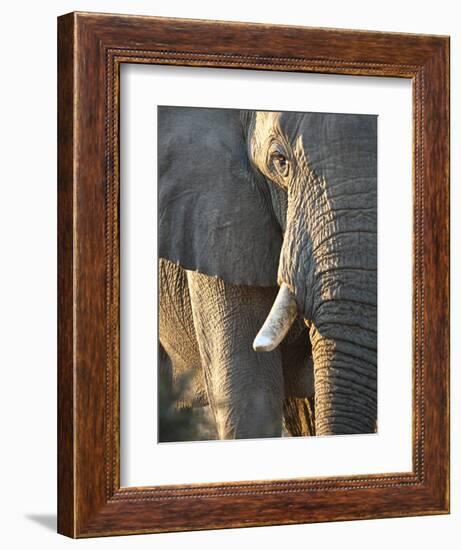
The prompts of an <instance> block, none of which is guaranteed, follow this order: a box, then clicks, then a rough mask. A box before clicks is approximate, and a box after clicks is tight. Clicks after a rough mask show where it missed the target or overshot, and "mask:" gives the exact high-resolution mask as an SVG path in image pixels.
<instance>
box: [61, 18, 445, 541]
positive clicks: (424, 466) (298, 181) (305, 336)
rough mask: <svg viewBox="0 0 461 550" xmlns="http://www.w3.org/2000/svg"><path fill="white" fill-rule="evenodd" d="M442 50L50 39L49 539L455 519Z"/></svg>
mask: <svg viewBox="0 0 461 550" xmlns="http://www.w3.org/2000/svg"><path fill="white" fill-rule="evenodd" d="M448 78H449V38H448V37H443V36H432V35H410V34H395V33H394V34H390V33H378V32H365V31H352V30H342V29H318V28H307V27H288V26H277V25H276V26H274V25H262V24H248V23H230V22H220V21H198V20H182V19H167V18H157V17H141V16H124V15H111V14H104V15H103V14H92V13H71V14H68V15H64V16H62V17H60V18H59V19H58V153H59V160H58V235H59V242H58V251H59V258H58V266H59V277H58V293H59V300H58V394H59V395H58V397H59V399H58V531H59V532H60V533H62V534H64V535H67V536H70V537H74V538H77V537H98V536H107V535H122V534H135V533H155V532H163V531H183V530H196V529H218V528H226V527H243V526H261V525H274V524H294V523H309V522H322V521H335V520H351V519H364V518H385V517H397V516H414V515H429V514H444V513H448V512H449V81H448Z"/></svg>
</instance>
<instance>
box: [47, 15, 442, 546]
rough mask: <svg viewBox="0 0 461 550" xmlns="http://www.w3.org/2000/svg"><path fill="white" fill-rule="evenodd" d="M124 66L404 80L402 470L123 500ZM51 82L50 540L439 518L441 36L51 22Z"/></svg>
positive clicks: (162, 490) (85, 19)
mask: <svg viewBox="0 0 461 550" xmlns="http://www.w3.org/2000/svg"><path fill="white" fill-rule="evenodd" d="M268 38H270V39H268ZM122 63H145V64H162V65H183V66H192V67H220V68H227V69H229V70H232V69H233V68H244V69H257V70H265V71H292V72H314V73H327V74H347V75H362V76H392V77H400V78H408V79H411V80H412V86H413V108H414V128H413V167H414V170H413V182H414V193H413V196H414V210H413V220H414V240H413V247H414V248H413V250H414V252H413V256H414V257H413V273H414V277H413V331H414V338H413V340H414V342H413V468H412V471H410V472H396V473H392V474H383V475H360V476H346V477H334V478H319V479H314V478H307V479H293V480H271V481H255V482H237V483H229V482H227V483H224V482H223V483H213V484H194V485H184V486H178V485H176V486H154V487H128V488H126V487H123V488H121V487H120V443H119V424H120V419H119V404H120V401H119V399H120V393H119V225H118V212H119V78H120V65H121V64H122ZM58 73H59V84H58V152H59V161H58V232H59V242H58V254H59V256H58V266H59V278H58V292H59V299H58V308H59V311H58V397H59V398H58V465H59V468H58V531H59V532H60V533H62V534H64V535H67V536H69V537H97V536H107V535H121V534H134V533H153V532H162V531H182V530H195V529H218V528H226V527H243V526H260V525H274V524H294V523H309V522H320V521H334V520H351V519H364V518H384V517H398V516H410V515H428V514H443V513H448V511H449V38H448V37H441V36H429V35H410V34H388V33H379V32H364V31H350V30H338V29H317V28H304V27H289V26H272V25H258V24H247V23H229V22H214V21H196V20H181V19H165V18H156V17H138V16H123V15H103V14H92V13H71V14H68V15H64V16H62V17H60V18H59V20H58Z"/></svg>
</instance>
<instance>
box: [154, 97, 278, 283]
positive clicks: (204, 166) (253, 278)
mask: <svg viewBox="0 0 461 550" xmlns="http://www.w3.org/2000/svg"><path fill="white" fill-rule="evenodd" d="M158 201H159V203H158V213H159V224H158V227H159V256H160V257H161V258H166V259H168V260H170V261H172V262H175V263H178V264H179V265H181V266H183V267H184V268H185V269H188V270H194V271H195V270H196V271H199V272H201V273H204V274H207V275H211V276H217V277H220V278H222V279H223V280H224V281H226V282H229V283H233V284H240V285H252V286H275V285H276V284H277V268H278V261H279V255H280V249H281V246H282V232H281V229H280V226H279V224H278V223H277V220H276V217H275V215H274V211H273V209H272V206H271V201H270V193H269V192H268V190H267V189H265V182H261V181H259V180H258V177H257V176H256V173H255V172H254V169H253V167H252V166H251V165H250V162H249V160H248V155H247V147H246V143H245V135H244V130H243V127H242V123H241V120H240V111H238V110H234V109H205V108H188V107H159V108H158Z"/></svg>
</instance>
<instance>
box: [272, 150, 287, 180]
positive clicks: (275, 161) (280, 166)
mask: <svg viewBox="0 0 461 550" xmlns="http://www.w3.org/2000/svg"><path fill="white" fill-rule="evenodd" d="M272 165H273V166H274V167H275V169H276V171H277V173H278V175H279V176H282V177H284V178H286V177H287V176H288V174H289V172H290V163H289V161H288V159H287V158H286V156H285V155H283V154H282V153H274V154H273V155H272Z"/></svg>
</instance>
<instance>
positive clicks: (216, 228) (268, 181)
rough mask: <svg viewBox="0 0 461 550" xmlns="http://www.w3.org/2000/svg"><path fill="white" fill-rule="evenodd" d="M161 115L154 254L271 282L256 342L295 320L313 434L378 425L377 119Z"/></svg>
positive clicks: (276, 340)
mask: <svg viewBox="0 0 461 550" xmlns="http://www.w3.org/2000/svg"><path fill="white" fill-rule="evenodd" d="M158 113H159V117H158V120H159V128H158V130H159V131H158V135H159V140H160V144H159V146H161V148H162V155H161V157H159V165H158V170H159V174H158V175H159V181H160V179H161V181H162V185H161V186H160V187H159V255H160V256H161V257H164V258H167V259H168V260H170V261H172V262H176V263H178V264H180V265H182V266H183V267H185V268H186V269H188V270H193V271H199V272H202V273H204V274H207V275H212V276H216V277H219V278H221V279H223V280H224V281H226V282H228V283H233V284H237V285H251V286H275V285H276V284H278V285H279V286H280V291H279V295H278V297H277V299H276V300H275V303H274V306H273V308H272V310H271V313H270V314H269V317H268V319H267V321H266V323H265V324H264V326H263V327H262V329H261V331H260V332H259V334H258V335H257V336H256V338H255V342H254V348H255V350H257V351H262V352H263V351H270V350H273V349H275V348H276V347H277V346H278V345H279V344H280V343H281V342H282V340H283V339H284V337H285V335H286V334H287V332H288V330H289V329H290V326H291V323H292V322H293V320H294V319H295V318H296V317H297V316H298V317H299V316H300V317H302V318H303V319H304V321H305V323H306V325H307V327H308V328H309V334H310V340H311V344H312V354H313V361H314V379H315V381H314V384H315V416H316V419H315V423H316V425H315V429H316V433H317V434H338V433H369V432H373V431H375V426H376V322H377V319H376V301H377V295H376V289H377V287H376V279H377V269H376V267H377V266H376V262H377V239H376V236H377V227H376V224H377V186H376V117H374V116H369V115H342V114H321V113H276V112H261V111H257V112H255V111H238V110H232V109H195V108H178V107H159V111H158ZM178 128H179V129H180V131H179V132H178ZM178 152H179V153H178ZM178 155H179V157H180V158H178ZM172 205H174V207H172Z"/></svg>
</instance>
